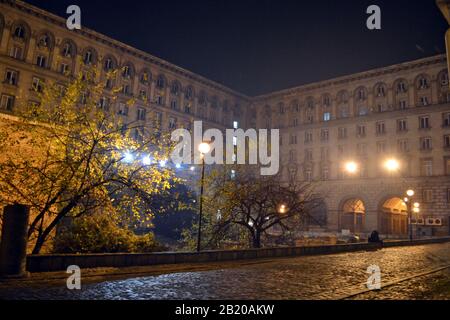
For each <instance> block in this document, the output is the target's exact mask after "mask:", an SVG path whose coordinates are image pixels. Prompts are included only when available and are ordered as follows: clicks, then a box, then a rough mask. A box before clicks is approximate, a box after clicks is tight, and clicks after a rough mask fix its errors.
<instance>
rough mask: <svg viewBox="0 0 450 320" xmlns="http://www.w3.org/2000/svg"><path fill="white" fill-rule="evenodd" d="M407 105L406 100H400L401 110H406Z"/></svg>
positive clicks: (399, 106)
mask: <svg viewBox="0 0 450 320" xmlns="http://www.w3.org/2000/svg"><path fill="white" fill-rule="evenodd" d="M407 107H408V105H407V104H406V101H405V100H400V101H399V102H398V108H399V109H400V110H406V109H407Z"/></svg>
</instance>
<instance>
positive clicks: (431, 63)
mask: <svg viewBox="0 0 450 320" xmlns="http://www.w3.org/2000/svg"><path fill="white" fill-rule="evenodd" d="M65 23H66V21H65V19H63V18H60V17H58V16H55V15H53V14H50V13H47V12H45V11H43V10H40V9H38V8H36V7H33V6H31V5H28V4H25V3H23V2H21V1H0V74H1V75H2V76H3V81H2V82H1V83H0V98H1V99H0V111H1V112H3V113H14V110H15V109H16V108H17V107H18V106H19V105H20V104H22V105H25V104H27V103H33V102H36V99H37V95H36V93H35V91H40V90H41V89H42V86H43V84H44V83H46V82H57V83H58V82H61V83H64V81H66V80H67V77H70V76H72V75H74V74H77V73H79V72H80V71H82V65H83V64H82V63H81V62H83V63H84V64H87V65H94V66H96V67H97V68H99V74H100V77H106V74H107V73H108V72H109V71H111V70H114V69H117V68H120V70H121V72H120V74H118V75H117V77H115V78H114V79H108V85H107V87H109V88H113V87H115V86H117V85H120V86H121V87H122V91H121V95H122V97H123V100H120V99H119V101H114V102H111V101H109V99H108V94H107V92H106V93H105V97H104V99H102V101H101V106H102V107H104V108H105V109H108V110H110V111H111V112H117V113H118V114H120V115H121V116H123V117H124V118H126V119H129V120H130V121H135V120H139V121H144V122H145V121H151V119H157V121H158V122H159V123H160V125H161V126H162V127H164V128H166V129H168V130H172V129H174V128H179V127H184V128H190V127H191V124H192V122H193V121H194V120H203V121H204V124H205V127H215V128H221V129H225V128H232V127H233V126H234V123H235V122H238V123H239V126H240V127H245V128H256V129H280V130H281V132H280V137H281V139H280V144H281V146H280V153H281V154H280V158H281V161H280V162H281V171H280V179H283V180H284V181H286V182H287V181H289V179H296V180H299V181H310V182H311V183H314V184H315V185H316V190H317V193H320V194H322V196H323V199H324V201H323V205H321V206H320V210H316V211H317V212H315V215H316V216H317V219H314V218H313V219H311V228H313V227H314V228H315V229H316V230H322V231H331V232H340V231H342V230H349V232H353V233H358V234H364V235H365V234H368V233H370V232H371V231H372V230H379V231H380V232H381V233H382V234H383V235H385V236H392V237H404V236H405V235H406V232H407V231H406V229H407V228H406V224H407V212H406V211H407V210H406V204H405V203H404V201H403V198H404V193H405V191H406V189H408V188H413V189H414V190H415V201H418V202H420V204H421V207H420V208H421V211H420V214H418V215H417V216H416V217H415V220H414V221H415V232H416V234H417V235H444V234H445V235H447V234H449V230H450V227H449V216H450V91H449V79H448V72H447V63H446V57H445V55H438V56H434V57H429V58H425V59H420V60H416V61H411V62H406V63H401V64H397V65H393V66H388V67H384V68H379V69H375V70H370V71H366V72H361V73H357V74H352V75H348V76H344V77H339V78H335V79H330V80H326V81H321V82H317V83H311V84H308V85H303V86H299V87H296V88H291V89H287V90H281V91H277V92H272V93H269V94H265V95H261V96H257V97H248V96H246V95H244V94H241V93H239V92H236V91H234V90H231V89H229V88H227V87H225V86H223V85H220V84H218V83H216V82H213V81H211V80H208V79H206V78H204V77H202V76H199V75H197V74H195V73H193V72H191V71H188V70H185V69H183V68H180V67H178V66H176V65H174V64H171V63H169V62H167V61H164V60H162V59H160V58H157V57H154V56H152V55H150V54H148V53H145V52H142V51H140V50H138V49H135V48H132V47H130V46H128V45H126V44H124V43H121V42H119V41H116V40H114V39H111V38H109V37H106V36H104V35H101V34H99V33H97V32H95V31H93V30H89V29H87V28H83V29H82V30H75V31H69V30H68V29H67V28H66V26H65ZM24 93H25V94H24ZM130 97H134V98H136V99H135V101H136V102H135V104H134V105H133V106H128V105H126V103H125V101H126V100H129V98H130ZM387 160H394V161H395V162H396V163H397V164H398V169H397V170H391V171H389V170H387V168H386V166H385V163H386V161H387ZM349 163H352V166H351V167H352V170H348V168H349V166H348V164H349Z"/></svg>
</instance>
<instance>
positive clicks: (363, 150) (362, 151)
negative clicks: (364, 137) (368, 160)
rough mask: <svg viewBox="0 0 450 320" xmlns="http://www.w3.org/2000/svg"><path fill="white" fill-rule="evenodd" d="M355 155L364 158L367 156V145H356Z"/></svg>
mask: <svg viewBox="0 0 450 320" xmlns="http://www.w3.org/2000/svg"><path fill="white" fill-rule="evenodd" d="M356 153H357V154H358V155H359V156H365V155H367V145H366V144H365V143H358V144H357V145H356Z"/></svg>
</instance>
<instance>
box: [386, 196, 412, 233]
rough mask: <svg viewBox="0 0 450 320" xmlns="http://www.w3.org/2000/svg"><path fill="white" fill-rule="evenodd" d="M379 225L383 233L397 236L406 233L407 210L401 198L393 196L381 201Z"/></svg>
mask: <svg viewBox="0 0 450 320" xmlns="http://www.w3.org/2000/svg"><path fill="white" fill-rule="evenodd" d="M380 227H381V228H380V231H381V233H383V234H388V235H399V236H400V235H407V234H408V210H407V206H406V203H405V202H404V201H403V200H402V199H400V198H398V197H393V198H390V199H387V200H386V201H384V202H383V203H382V205H381V208H380Z"/></svg>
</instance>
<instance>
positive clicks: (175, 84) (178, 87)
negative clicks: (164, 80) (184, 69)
mask: <svg viewBox="0 0 450 320" xmlns="http://www.w3.org/2000/svg"><path fill="white" fill-rule="evenodd" d="M180 90H181V84H180V83H179V82H178V81H173V82H172V85H171V87H170V93H171V94H173V95H176V96H177V95H179V94H180Z"/></svg>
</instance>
